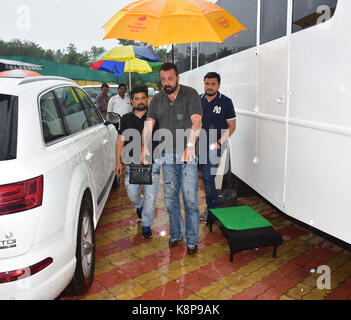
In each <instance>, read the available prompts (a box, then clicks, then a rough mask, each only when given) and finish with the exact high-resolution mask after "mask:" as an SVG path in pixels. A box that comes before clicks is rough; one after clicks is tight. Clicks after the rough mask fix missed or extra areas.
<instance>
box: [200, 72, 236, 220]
mask: <svg viewBox="0 0 351 320" xmlns="http://www.w3.org/2000/svg"><path fill="white" fill-rule="evenodd" d="M220 83H221V77H220V75H219V74H218V73H216V72H209V73H207V74H206V75H205V77H204V89H205V93H204V94H202V95H201V96H200V98H201V104H202V108H203V117H202V128H203V129H204V131H203V132H204V133H206V138H207V139H206V138H205V139H200V141H201V145H200V148H206V152H207V162H206V163H205V164H201V163H200V169H201V176H202V180H203V182H204V187H205V193H206V204H207V210H206V211H205V212H204V213H203V214H201V215H200V218H201V219H202V220H203V221H206V220H207V213H208V209H214V208H217V207H218V199H217V190H216V184H215V177H216V172H217V168H218V164H219V163H216V162H217V161H218V160H219V159H220V157H221V155H222V154H223V151H224V148H225V147H226V142H227V140H228V139H229V137H230V136H231V134H232V133H233V132H234V130H235V126H236V115H235V110H234V106H233V102H232V100H231V99H230V98H228V97H227V96H225V95H224V94H222V93H220V92H219V91H218V90H219V87H220ZM211 131H212V132H211ZM203 142H204V143H203ZM205 144H206V145H205Z"/></svg>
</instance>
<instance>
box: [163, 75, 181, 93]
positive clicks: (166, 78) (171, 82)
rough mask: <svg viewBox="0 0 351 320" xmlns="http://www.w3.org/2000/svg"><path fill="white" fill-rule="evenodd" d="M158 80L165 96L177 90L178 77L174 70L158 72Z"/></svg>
mask: <svg viewBox="0 0 351 320" xmlns="http://www.w3.org/2000/svg"><path fill="white" fill-rule="evenodd" d="M160 80H161V85H162V87H163V89H165V91H166V93H167V94H171V93H173V92H175V91H176V90H177V87H178V83H179V76H177V75H176V72H175V70H174V69H171V70H168V71H164V70H161V72H160Z"/></svg>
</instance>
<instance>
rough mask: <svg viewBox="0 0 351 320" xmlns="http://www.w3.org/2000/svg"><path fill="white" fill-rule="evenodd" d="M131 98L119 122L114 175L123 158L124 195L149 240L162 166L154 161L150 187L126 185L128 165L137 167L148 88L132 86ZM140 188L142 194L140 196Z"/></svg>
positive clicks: (120, 168) (117, 173) (120, 167)
mask: <svg viewBox="0 0 351 320" xmlns="http://www.w3.org/2000/svg"><path fill="white" fill-rule="evenodd" d="M130 97H131V104H132V106H133V111H132V112H129V113H127V114H125V115H124V116H123V117H122V119H121V126H120V130H119V135H118V138H117V144H116V169H115V173H116V175H117V176H118V177H120V176H121V175H122V169H123V165H122V158H123V162H124V163H126V164H127V165H126V174H125V187H126V192H127V196H128V198H129V200H130V201H131V202H132V204H133V206H134V207H135V208H136V212H137V216H138V218H139V219H141V226H142V232H143V238H144V239H148V238H151V237H152V231H151V225H152V223H153V220H154V214H155V208H156V198H157V192H158V185H159V180H160V169H161V164H160V162H159V159H153V160H154V161H153V165H152V184H151V185H139V184H130V183H129V173H130V167H129V164H130V163H134V164H140V146H141V133H142V130H143V128H144V122H145V121H146V114H147V110H148V88H147V87H144V86H138V87H134V88H133V89H132V91H131V92H130ZM155 127H156V126H155ZM155 129H156V128H155ZM128 144H131V146H132V148H129V147H128V148H125V147H126V146H127V145H128ZM155 146H156V144H154V147H155ZM123 149H124V150H123ZM126 150H127V151H126ZM128 151H129V152H128ZM122 152H123V153H122ZM149 161H150V160H149ZM151 161H152V160H151ZM142 187H143V191H144V195H141V188H142Z"/></svg>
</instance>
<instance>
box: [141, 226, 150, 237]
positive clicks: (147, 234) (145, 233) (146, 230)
mask: <svg viewBox="0 0 351 320" xmlns="http://www.w3.org/2000/svg"><path fill="white" fill-rule="evenodd" d="M141 228H142V229H143V238H144V239H150V238H151V237H152V231H151V228H150V227H141Z"/></svg>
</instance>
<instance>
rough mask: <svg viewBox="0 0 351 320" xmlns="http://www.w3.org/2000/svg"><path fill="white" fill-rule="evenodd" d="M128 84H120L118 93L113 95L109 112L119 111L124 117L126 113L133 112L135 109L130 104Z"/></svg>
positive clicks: (108, 108) (109, 104)
mask: <svg viewBox="0 0 351 320" xmlns="http://www.w3.org/2000/svg"><path fill="white" fill-rule="evenodd" d="M126 93H127V86H126V85H125V84H124V83H121V84H119V86H118V94H116V95H115V96H113V97H111V99H110V101H109V103H108V107H107V112H114V113H118V114H119V115H120V116H121V117H123V116H124V115H125V114H126V113H128V112H131V111H132V110H133V108H132V106H131V105H130V101H129V98H128V97H127V95H126Z"/></svg>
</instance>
